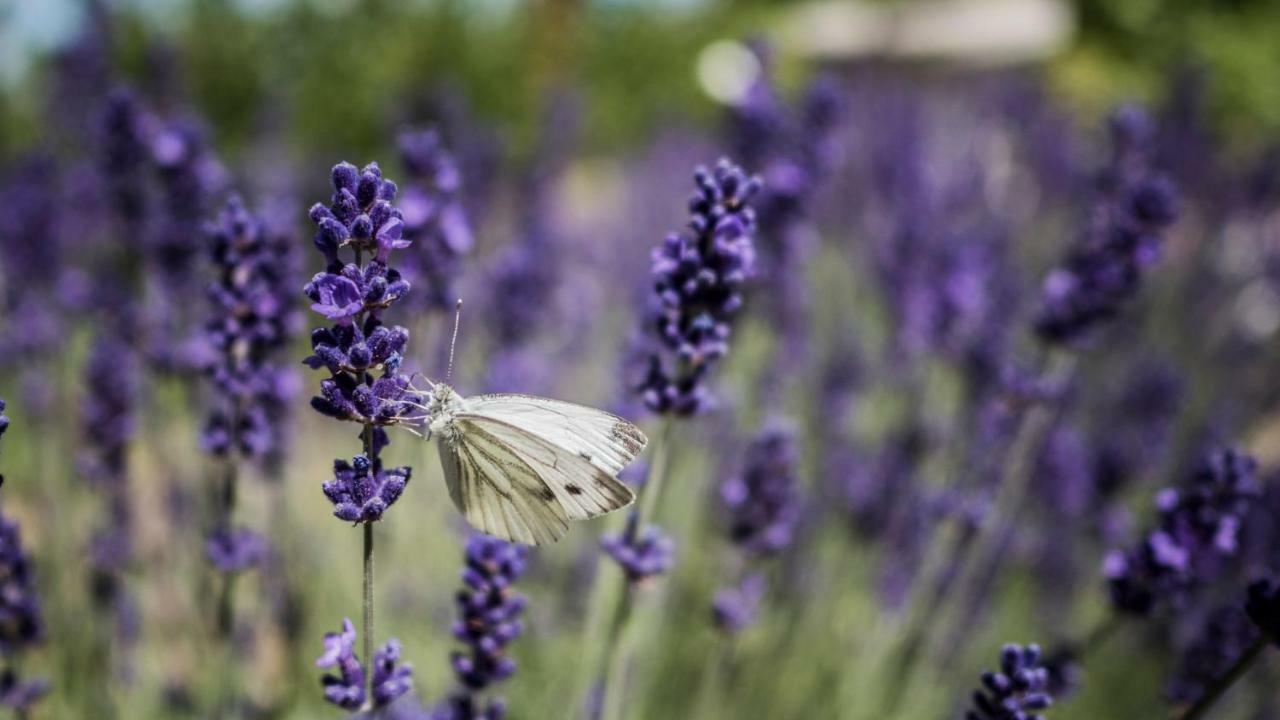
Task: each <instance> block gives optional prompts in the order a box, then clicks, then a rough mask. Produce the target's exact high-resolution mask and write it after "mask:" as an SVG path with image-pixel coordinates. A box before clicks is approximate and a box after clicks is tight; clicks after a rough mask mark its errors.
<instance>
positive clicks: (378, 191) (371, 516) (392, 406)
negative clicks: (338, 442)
mask: <svg viewBox="0 0 1280 720" xmlns="http://www.w3.org/2000/svg"><path fill="white" fill-rule="evenodd" d="M331 179H332V182H333V190H334V192H333V197H332V199H331V201H330V204H329V205H328V206H325V205H323V204H320V203H317V204H316V205H314V206H313V207H312V208H311V213H310V215H311V219H312V220H313V221H314V222H315V224H316V226H317V231H316V235H315V246H316V248H317V249H318V250H319V251H320V253H321V254H322V255H323V256H324V258H325V264H326V265H325V270H324V272H321V273H317V274H316V275H315V276H314V277H313V278H312V279H311V281H310V282H309V283H307V285H306V287H305V288H304V292H305V293H306V295H307V297H308V298H309V299H310V300H311V302H312V305H311V309H312V310H314V311H315V312H317V313H318V314H320V315H321V316H323V317H324V318H326V319H327V320H329V321H331V322H332V323H333V324H332V325H330V326H328V327H320V328H316V329H315V330H313V331H312V333H311V348H312V354H311V356H310V357H308V358H307V359H306V361H305V362H306V364H307V365H309V366H310V367H312V368H313V369H321V368H324V369H326V370H328V371H329V377H328V378H325V379H324V380H321V381H320V394H319V395H317V396H316V397H313V398H312V399H311V406H312V407H313V408H315V409H316V410H317V411H319V412H320V413H322V414H324V415H327V416H329V417H333V418H336V419H339V420H346V421H351V422H358V423H360V424H362V425H364V430H363V432H362V438H363V440H364V454H363V455H361V456H358V457H356V458H355V460H353V461H352V462H351V463H347V462H345V461H341V460H339V461H337V462H335V464H334V468H335V477H334V480H332V481H331V482H327V483H325V484H324V492H325V494H326V495H327V496H328V497H329V499H330V500H331V501H332V502H333V503H334V514H335V515H336V516H337V517H339V518H342V519H344V520H348V521H352V522H372V521H374V520H378V519H380V518H381V517H382V513H383V512H384V511H385V510H386V509H387V507H389V506H390V505H391V504H392V503H394V502H395V500H396V499H397V498H398V497H399V496H400V493H401V491H403V489H404V485H405V483H407V482H408V480H409V469H408V468H396V469H394V470H387V471H384V470H383V469H382V464H381V461H380V460H379V454H380V453H381V451H382V448H383V447H385V446H386V445H387V444H388V443H389V439H388V437H387V434H386V432H385V430H384V429H383V428H384V426H387V425H394V424H396V423H399V422H401V420H402V418H403V416H404V415H405V414H406V413H408V412H409V410H410V407H411V406H410V404H409V400H408V397H407V393H408V392H409V378H408V376H407V375H404V374H402V373H401V372H400V364H401V361H402V354H403V352H404V351H405V346H406V345H407V343H408V341H409V332H408V331H407V330H405V329H404V328H403V327H399V326H387V325H386V324H384V322H383V320H382V315H383V313H384V312H385V311H386V310H387V308H389V307H390V306H391V305H392V304H394V303H395V302H396V301H397V300H399V299H400V298H402V297H404V296H405V294H406V293H407V292H408V291H409V282H408V281H407V280H405V279H404V278H403V277H401V275H400V272H399V271H398V270H396V269H395V268H392V267H391V266H390V264H389V263H390V260H391V253H392V251H394V250H400V249H403V248H406V247H408V246H409V244H410V243H409V240H408V239H406V238H405V236H404V230H405V223H404V220H403V218H402V216H401V213H400V210H398V209H397V208H396V207H394V206H393V205H392V204H391V203H392V200H394V199H395V197H396V192H397V189H396V185H395V183H393V182H391V181H390V180H387V179H385V178H383V177H382V171H381V170H380V169H379V168H378V165H377V163H370V164H369V165H367V166H365V168H364V169H363V170H356V168H355V166H354V165H350V164H348V163H339V164H338V165H335V166H334V168H333V171H332V174H331ZM344 250H345V251H350V252H351V253H352V255H353V261H352V262H343V261H342V260H341V259H340V257H339V256H340V254H341V253H342V251H344Z"/></svg>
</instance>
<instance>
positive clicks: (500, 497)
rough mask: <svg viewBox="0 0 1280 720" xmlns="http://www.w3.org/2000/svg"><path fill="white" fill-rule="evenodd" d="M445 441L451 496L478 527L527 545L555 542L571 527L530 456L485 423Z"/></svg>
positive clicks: (442, 448)
mask: <svg viewBox="0 0 1280 720" xmlns="http://www.w3.org/2000/svg"><path fill="white" fill-rule="evenodd" d="M460 429H461V430H463V432H461V433H459V434H458V435H457V437H456V438H455V439H453V440H452V441H442V442H441V443H439V446H440V463H441V465H443V466H444V477H445V483H446V484H447V485H448V486H449V497H450V498H452V499H453V504H454V505H455V506H456V507H457V508H458V512H460V513H462V515H463V517H465V518H466V519H467V522H469V523H471V524H472V525H473V526H474V527H476V528H477V529H479V530H481V531H483V532H485V533H488V534H490V535H493V536H494V537H498V538H502V539H503V540H511V541H515V542H520V543H525V544H527V545H541V544H544V543H549V542H555V541H556V540H559V539H560V538H561V537H563V536H564V534H565V533H566V532H568V530H569V524H568V517H567V515H566V513H565V510H564V509H563V508H562V507H561V505H560V503H559V502H558V496H557V495H556V493H555V492H554V491H553V490H552V489H551V488H550V487H548V485H547V483H546V482H545V481H543V479H542V478H541V477H540V476H539V473H538V471H536V470H535V469H534V468H533V467H532V466H531V465H530V464H529V463H528V462H526V461H525V460H523V459H522V458H521V457H520V455H519V454H518V453H517V452H516V451H514V450H513V449H512V448H510V447H508V446H507V445H506V444H505V443H504V442H502V441H501V440H498V439H497V438H495V437H493V435H491V434H490V433H488V432H486V431H485V429H484V428H483V427H475V426H471V425H469V426H467V427H464V428H460Z"/></svg>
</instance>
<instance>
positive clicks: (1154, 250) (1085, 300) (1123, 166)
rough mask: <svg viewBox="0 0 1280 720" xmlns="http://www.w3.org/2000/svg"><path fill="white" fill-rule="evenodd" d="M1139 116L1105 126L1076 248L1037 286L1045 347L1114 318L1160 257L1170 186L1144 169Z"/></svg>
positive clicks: (1172, 212) (1125, 113) (1170, 215)
mask: <svg viewBox="0 0 1280 720" xmlns="http://www.w3.org/2000/svg"><path fill="white" fill-rule="evenodd" d="M1148 134H1149V133H1148V132H1147V130H1146V120H1145V117H1144V116H1142V115H1141V114H1140V111H1138V110H1137V109H1136V108H1133V107H1129V108H1125V109H1122V110H1121V111H1119V112H1118V113H1117V114H1116V115H1115V116H1114V118H1113V121H1112V135H1113V145H1114V148H1113V153H1114V156H1113V160H1112V165H1111V167H1109V168H1108V169H1107V172H1106V174H1105V176H1104V178H1103V191H1104V196H1103V198H1102V200H1101V201H1100V203H1099V204H1098V206H1097V207H1096V208H1095V209H1094V213H1093V216H1092V218H1091V221H1090V224H1089V226H1088V228H1087V229H1086V232H1085V236H1084V238H1083V240H1082V241H1081V243H1080V245H1079V246H1078V247H1077V248H1076V249H1075V250H1073V251H1072V253H1071V254H1070V255H1069V256H1068V257H1067V259H1066V261H1065V262H1064V263H1063V265H1062V266H1061V267H1059V268H1058V269H1056V270H1053V271H1052V272H1050V273H1049V275H1048V277H1047V278H1046V279H1045V283H1044V292H1043V295H1044V304H1043V308H1042V309H1041V312H1040V315H1039V317H1038V318H1037V320H1036V325H1035V328H1036V332H1037V333H1038V334H1039V335H1040V337H1041V339H1043V340H1044V341H1045V342H1049V343H1073V342H1076V341H1078V340H1080V339H1081V338H1083V337H1084V336H1085V335H1086V334H1087V333H1088V332H1089V331H1090V330H1092V329H1093V328H1094V327H1096V326H1097V325H1098V324H1100V323H1101V322H1102V321H1105V320H1108V319H1110V318H1112V317H1114V316H1115V315H1117V314H1118V313H1119V310H1120V306H1121V305H1122V304H1123V303H1124V302H1125V301H1127V300H1128V299H1129V298H1131V297H1132V296H1133V295H1135V294H1136V293H1137V291H1138V288H1139V285H1140V283H1141V280H1142V275H1143V273H1144V272H1145V271H1146V269H1147V268H1148V267H1150V266H1151V265H1152V264H1153V263H1154V262H1155V261H1156V260H1157V259H1158V258H1159V255H1160V246H1161V245H1162V244H1163V236H1164V234H1165V232H1166V231H1167V230H1168V229H1169V227H1170V226H1171V225H1172V224H1173V221H1174V219H1175V218H1176V216H1177V201H1176V197H1175V195H1176V193H1175V190H1174V187H1173V184H1172V183H1171V182H1170V181H1169V180H1168V179H1166V178H1164V177H1162V176H1159V175H1157V174H1155V173H1153V172H1152V171H1151V170H1150V169H1149V168H1148V166H1147V158H1148V148H1147V145H1148V143H1147V142H1146V141H1145V137H1146V136H1147V135H1148Z"/></svg>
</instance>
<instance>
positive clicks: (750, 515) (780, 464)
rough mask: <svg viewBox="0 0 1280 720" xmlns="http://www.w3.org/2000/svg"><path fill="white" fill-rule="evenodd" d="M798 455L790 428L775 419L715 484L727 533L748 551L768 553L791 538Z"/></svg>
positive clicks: (795, 516)
mask: <svg viewBox="0 0 1280 720" xmlns="http://www.w3.org/2000/svg"><path fill="white" fill-rule="evenodd" d="M797 461H798V452H797V448H796V439H795V432H794V430H792V429H791V427H790V426H789V425H784V424H781V423H774V424H772V425H771V426H769V427H767V428H765V429H764V431H762V432H761V433H760V434H759V435H758V436H757V437H756V438H755V439H754V440H752V441H751V444H750V445H749V446H748V447H747V452H746V459H745V462H744V463H743V465H744V467H743V469H742V472H740V473H739V474H737V475H735V476H733V477H731V478H730V479H729V480H727V481H726V482H725V483H724V484H722V485H721V486H720V499H721V501H722V502H723V503H724V505H725V507H726V509H727V510H728V511H729V539H730V540H731V541H733V543H734V544H735V545H737V546H738V547H740V548H741V549H742V550H743V552H745V553H747V554H748V555H752V556H768V555H772V554H774V553H777V552H778V551H780V550H782V549H784V548H785V547H787V546H788V545H790V544H791V539H792V537H793V534H794V532H795V524H796V521H797V520H799V517H800V506H799V503H798V497H797V493H796V485H797V480H796V462H797Z"/></svg>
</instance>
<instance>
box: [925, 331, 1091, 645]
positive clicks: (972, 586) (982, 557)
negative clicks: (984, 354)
mask: <svg viewBox="0 0 1280 720" xmlns="http://www.w3.org/2000/svg"><path fill="white" fill-rule="evenodd" d="M1075 360H1076V358H1075V356H1073V355H1068V354H1065V353H1054V354H1053V356H1052V357H1050V358H1049V360H1048V362H1047V365H1048V366H1049V369H1048V371H1047V372H1046V373H1044V375H1045V376H1047V377H1050V378H1055V379H1057V380H1059V381H1062V382H1065V381H1066V380H1067V379H1068V378H1069V377H1070V376H1071V374H1072V373H1073V372H1074V368H1075ZM1060 410H1061V406H1060V405H1059V404H1058V403H1057V402H1054V401H1049V402H1047V403H1042V404H1038V405H1035V406H1033V407H1032V408H1031V409H1030V410H1029V411H1028V412H1027V413H1026V415H1025V416H1024V417H1023V419H1022V421H1021V422H1019V423H1018V429H1017V434H1016V435H1015V436H1014V440H1013V444H1012V445H1011V446H1010V450H1009V456H1008V458H1007V461H1006V463H1005V466H1004V467H1005V471H1004V472H1003V473H1002V474H1001V476H1000V482H999V485H998V486H997V488H996V497H995V501H994V503H993V504H992V507H991V513H990V518H991V521H990V522H988V523H986V524H984V525H983V526H982V527H981V528H980V529H979V531H978V537H977V538H976V542H975V543H973V545H972V546H971V552H969V553H966V555H968V558H967V562H963V563H962V567H963V570H962V574H961V582H960V584H959V585H958V586H957V588H956V592H954V593H952V594H951V597H953V598H955V600H956V602H957V603H959V611H960V612H962V613H965V612H966V611H967V610H971V609H972V608H973V607H974V602H975V601H976V599H977V596H978V595H979V594H980V592H981V590H982V588H983V587H984V586H985V585H987V584H989V583H990V582H994V579H993V577H994V572H995V571H996V566H997V565H998V564H999V562H1000V559H1001V558H1002V557H1003V556H1004V553H1005V550H1006V548H1007V544H1008V538H1009V533H1010V532H1011V531H1012V529H1013V527H1014V525H1015V523H1016V520H1017V517H1018V515H1019V514H1020V513H1021V511H1022V510H1023V509H1024V508H1025V506H1026V503H1027V500H1028V498H1029V497H1030V490H1031V483H1032V479H1033V477H1034V472H1033V471H1034V469H1035V462H1036V460H1037V458H1038V456H1039V452H1040V450H1041V448H1042V447H1043V446H1044V442H1045V439H1046V438H1047V437H1048V435H1049V432H1050V431H1051V430H1052V429H1053V426H1054V423H1055V422H1057V419H1058V414H1059V412H1060ZM962 560H964V559H962ZM967 616H968V615H967V614H966V617H967ZM970 626H971V623H966V622H959V623H957V624H956V625H954V626H953V631H952V633H951V638H952V639H951V641H950V642H948V649H947V650H946V652H944V653H943V655H942V656H941V657H942V658H943V665H945V664H947V662H949V660H950V658H951V656H952V655H954V652H955V651H956V650H958V645H959V643H960V642H962V641H961V640H960V638H961V636H962V634H963V633H964V632H966V631H967V630H969V629H971V627H970Z"/></svg>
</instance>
